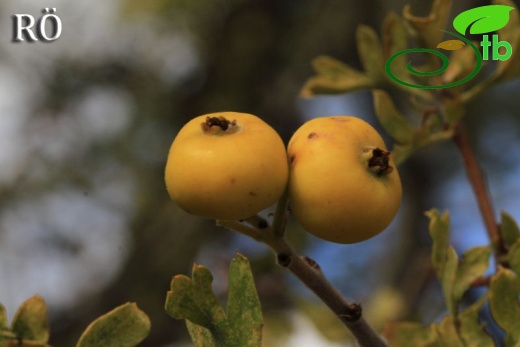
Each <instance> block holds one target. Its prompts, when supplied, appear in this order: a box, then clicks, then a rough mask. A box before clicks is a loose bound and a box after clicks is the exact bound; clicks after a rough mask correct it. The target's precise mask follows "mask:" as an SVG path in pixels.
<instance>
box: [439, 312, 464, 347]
mask: <svg viewBox="0 0 520 347" xmlns="http://www.w3.org/2000/svg"><path fill="white" fill-rule="evenodd" d="M435 329H436V330H437V335H438V342H439V345H440V346H450V347H465V346H464V342H463V341H462V339H461V338H460V336H459V333H458V332H457V328H456V327H455V322H454V320H453V316H446V317H444V318H443V319H442V321H441V322H440V323H439V324H436V325H435Z"/></svg>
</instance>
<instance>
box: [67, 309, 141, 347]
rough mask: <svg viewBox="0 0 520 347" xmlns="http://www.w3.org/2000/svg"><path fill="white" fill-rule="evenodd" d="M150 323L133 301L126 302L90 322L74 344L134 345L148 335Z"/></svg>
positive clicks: (81, 346) (86, 346)
mask: <svg viewBox="0 0 520 347" xmlns="http://www.w3.org/2000/svg"><path fill="white" fill-rule="evenodd" d="M150 325H151V323H150V319H149V318H148V316H147V315H146V314H145V313H144V312H143V311H141V310H140V309H139V308H138V307H137V305H136V304H135V303H126V304H123V305H121V306H119V307H116V308H115V309H113V310H112V311H110V312H108V313H106V314H104V315H103V316H101V317H99V318H97V319H96V320H95V321H93V322H92V323H90V325H89V326H88V327H87V329H86V330H85V331H84V332H83V334H82V335H81V337H80V339H79V341H78V344H77V345H76V346H77V347H130V346H136V345H137V344H139V343H140V342H141V341H143V340H144V339H145V338H146V337H147V336H148V334H149V333H150Z"/></svg>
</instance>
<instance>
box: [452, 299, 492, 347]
mask: <svg viewBox="0 0 520 347" xmlns="http://www.w3.org/2000/svg"><path fill="white" fill-rule="evenodd" d="M487 299H488V296H487V295H483V296H482V297H481V298H480V299H479V300H477V301H476V302H475V303H474V304H473V305H471V306H470V307H468V308H466V309H465V310H464V311H462V312H461V313H460V314H459V317H458V318H459V323H460V328H459V334H460V336H461V338H462V340H463V341H464V342H465V344H466V346H471V347H495V342H494V341H493V338H492V337H491V336H490V335H489V334H488V333H487V332H486V331H485V330H484V326H483V325H482V324H481V323H480V322H479V315H480V310H481V309H482V306H484V304H485V303H486V301H487Z"/></svg>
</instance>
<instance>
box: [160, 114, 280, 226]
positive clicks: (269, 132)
mask: <svg viewBox="0 0 520 347" xmlns="http://www.w3.org/2000/svg"><path fill="white" fill-rule="evenodd" d="M288 171H289V169H288V163H287V154H286V151H285V146H284V143H283V141H282V140H281V138H280V136H279V135H278V133H276V131H275V130H274V129H273V128H271V127H270V126H269V125H268V124H267V123H265V122H264V121H263V120H261V119H260V118H258V117H256V116H253V115H251V114H246V113H238V112H219V113H211V114H206V115H203V116H199V117H196V118H194V119H192V120H191V121H190V122H188V123H187V124H186V125H185V126H184V127H183V128H182V129H181V130H180V131H179V133H178V134H177V136H176V138H175V140H174V141H173V143H172V146H171V148H170V153H169V155H168V161H167V163H166V170H165V181H166V188H167V190H168V193H169V195H170V197H171V198H172V199H173V200H174V201H175V202H176V203H177V204H178V205H179V206H180V207H181V208H182V209H184V210H185V211H187V212H189V213H191V214H195V215H199V216H203V217H208V218H214V219H222V220H240V219H244V218H247V217H251V216H253V215H255V214H256V213H258V212H260V211H261V210H263V209H265V208H267V207H269V206H270V205H272V204H273V203H274V202H276V201H277V200H278V199H279V198H280V196H281V195H282V193H283V191H284V189H285V186H286V184H287V179H288Z"/></svg>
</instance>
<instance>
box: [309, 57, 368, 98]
mask: <svg viewBox="0 0 520 347" xmlns="http://www.w3.org/2000/svg"><path fill="white" fill-rule="evenodd" d="M312 66H313V68H314V70H315V71H316V73H317V75H316V76H313V77H311V78H309V80H308V81H307V82H306V83H305V85H304V86H303V88H302V90H301V91H300V95H301V96H303V97H311V96H314V95H318V94H340V93H345V92H350V91H355V90H358V89H365V88H370V87H372V81H371V80H370V79H369V78H368V77H367V76H366V75H365V74H364V73H362V72H361V71H358V70H356V69H354V68H352V67H350V66H349V65H347V64H344V63H342V62H340V61H339V60H336V59H334V58H331V57H328V56H319V57H317V58H315V59H314V60H313V61H312Z"/></svg>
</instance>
